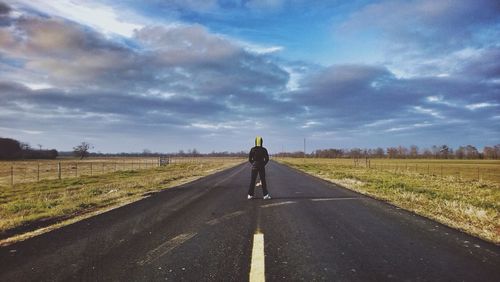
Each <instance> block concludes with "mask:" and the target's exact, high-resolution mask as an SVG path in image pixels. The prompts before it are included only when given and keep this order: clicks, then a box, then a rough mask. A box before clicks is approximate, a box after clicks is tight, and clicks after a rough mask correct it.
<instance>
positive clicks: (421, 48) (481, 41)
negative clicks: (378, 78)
mask: <svg viewBox="0 0 500 282" xmlns="http://www.w3.org/2000/svg"><path fill="white" fill-rule="evenodd" d="M499 15H500V4H499V2H498V1H494V0H481V1H432V0H416V1H381V2H377V3H373V4H368V5H366V6H364V7H363V8H362V9H360V10H357V11H355V12H353V13H352V14H351V15H350V17H349V18H348V19H347V20H346V21H344V22H343V24H342V25H341V27H340V28H338V29H337V31H338V32H340V33H341V34H342V33H344V34H352V33H354V34H360V33H361V34H362V33H372V34H375V35H376V37H375V38H376V39H375V41H377V43H372V45H376V44H379V45H382V46H384V51H383V52H384V57H385V61H386V65H387V66H388V67H389V68H390V69H391V70H392V71H394V72H395V73H397V74H398V76H404V77H410V76H425V75H435V76H447V75H449V73H450V72H455V71H457V68H458V69H460V68H461V67H462V66H461V63H460V56H461V55H464V54H465V53H464V51H467V50H474V49H485V48H486V49H487V48H491V47H492V46H495V45H497V44H496V41H497V38H498V36H500V33H499V32H498V21H499V20H500V16H499ZM450 54H451V55H450Z"/></svg>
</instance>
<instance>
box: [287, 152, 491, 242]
mask: <svg viewBox="0 0 500 282" xmlns="http://www.w3.org/2000/svg"><path fill="white" fill-rule="evenodd" d="M278 161H280V162H282V163H284V164H286V165H289V166H291V167H294V168H297V169H299V170H302V171H304V172H307V173H310V174H312V175H315V176H318V177H320V178H323V179H326V180H329V181H331V182H334V183H337V184H340V185H342V186H344V187H347V188H349V189H352V190H355V191H358V192H360V193H362V194H366V195H369V196H372V197H375V198H378V199H382V200H385V201H388V202H390V203H392V204H394V205H396V206H399V207H401V208H404V209H407V210H410V211H413V212H415V213H418V214H420V215H423V216H425V217H428V218H431V219H434V220H436V221H438V222H441V223H443V224H446V225H448V226H451V227H454V228H457V229H460V230H462V231H464V232H467V233H469V234H472V235H475V236H478V237H481V238H483V239H485V240H488V241H491V242H495V243H497V244H499V243H500V183H499V182H498V174H500V162H498V161H453V160H447V161H424V160H413V162H412V161H411V160H398V161H392V160H375V161H374V160H372V161H371V164H370V168H368V166H365V164H361V163H358V164H357V165H354V162H353V161H352V160H346V159H341V160H339V159H300V158H285V159H278ZM405 161H406V162H405ZM360 162H361V161H360ZM363 162H364V160H363ZM374 164H377V165H379V166H378V167H377V166H374ZM405 164H417V170H412V169H409V168H408V165H406V169H404V168H405ZM384 165H385V167H384ZM391 165H392V167H391ZM418 165H421V166H422V167H424V168H425V170H424V171H422V172H420V171H419V170H418ZM427 165H429V167H433V168H435V170H434V171H435V173H429V174H428V173H427V170H426V169H427ZM441 165H443V170H444V171H446V170H451V171H453V169H454V168H456V167H460V169H461V170H462V171H463V175H462V177H458V175H457V174H453V173H451V174H446V173H445V174H443V176H441V174H440V171H441ZM396 167H398V168H397V169H396ZM450 167H451V168H450ZM477 167H480V171H481V169H486V168H487V169H488V170H491V171H492V173H496V174H497V175H496V176H491V177H492V180H486V179H483V178H481V179H480V180H477V178H476V177H467V176H468V175H473V173H470V174H469V173H466V171H467V169H470V170H472V171H474V169H476V171H477Z"/></svg>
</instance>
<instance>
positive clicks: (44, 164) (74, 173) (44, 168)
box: [0, 157, 214, 187]
mask: <svg viewBox="0 0 500 282" xmlns="http://www.w3.org/2000/svg"><path fill="white" fill-rule="evenodd" d="M212 159H214V158H171V159H169V161H170V162H171V163H191V162H196V163H200V162H210V161H211V160H212ZM59 165H60V169H59ZM158 165H159V162H158V158H155V157H152V158H120V157H116V158H87V159H83V160H80V159H75V158H64V159H57V160H29V161H0V187H1V186H7V185H12V184H19V183H27V182H37V181H40V180H45V179H66V178H75V177H80V176H92V175H100V174H106V173H110V172H115V171H124V170H139V169H150V168H154V167H157V166H158Z"/></svg>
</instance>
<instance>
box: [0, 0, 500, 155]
mask: <svg viewBox="0 0 500 282" xmlns="http://www.w3.org/2000/svg"><path fill="white" fill-rule="evenodd" d="M195 2H196V1H191V2H189V3H191V4H193V5H195V4H196V3H195ZM279 2H280V1H279ZM16 3H18V2H16ZM62 3H75V2H71V1H65V2H62ZM189 3H186V6H183V7H184V8H185V9H188V6H189V5H191V4H189ZM214 3H215V2H213V3H212V4H211V5H217V7H218V6H220V5H222V4H221V3H219V2H217V3H215V4H214ZM245 3H247V2H245ZM255 3H256V2H255ZM276 3H278V2H276ZM276 3H274V4H276ZM280 3H281V2H280ZM447 3H448V2H446V3H441V4H440V3H431V2H428V1H412V2H398V3H396V2H379V3H377V4H372V5H368V6H366V7H365V8H363V9H362V10H361V11H360V12H357V13H354V14H352V16H351V18H350V19H349V20H348V22H347V23H346V25H345V28H346V29H347V28H349V29H354V27H355V25H356V24H366V25H370V24H371V23H373V25H370V26H374V27H375V28H377V29H380V30H382V32H383V37H384V38H385V39H388V42H389V43H391V42H392V43H394V44H395V45H394V46H396V45H397V46H399V47H401V46H403V45H404V46H403V47H404V48H400V50H402V51H400V52H397V53H395V54H394V56H393V57H394V58H395V59H393V60H388V61H384V62H375V61H374V62H372V63H370V64H367V63H345V64H333V65H328V66H323V65H319V64H313V63H310V62H303V61H290V60H287V59H284V58H281V57H279V56H280V55H282V53H284V52H287V50H286V48H288V46H284V47H281V45H279V46H278V45H275V44H261V43H255V42H247V41H243V40H241V39H236V38H233V37H231V36H228V35H225V34H221V33H219V32H214V31H213V30H212V29H211V28H208V27H207V26H206V25H203V24H199V23H191V24H190V23H181V22H170V23H161V22H158V23H154V24H151V23H150V22H141V26H139V27H135V28H133V29H129V30H128V32H130V33H128V34H127V35H126V38H124V37H123V36H115V35H110V33H112V32H111V31H106V30H104V29H102V28H100V27H99V26H95V25H91V23H86V22H85V21H84V20H81V19H78V20H71V19H67V18H66V17H69V15H68V14H65V12H61V11H59V12H54V11H53V12H50V13H49V12H46V13H41V12H40V11H38V10H36V9H34V11H29V10H27V9H24V8H20V7H21V6H20V5H19V4H15V5H14V4H13V5H12V8H11V9H10V12H3V14H2V13H0V18H3V22H2V24H0V77H2V79H1V81H0V130H1V131H2V134H6V133H8V134H12V135H13V136H12V137H19V138H21V139H22V137H23V136H24V137H26V138H34V137H33V136H36V137H37V138H45V139H43V140H40V141H39V142H38V141H37V142H38V143H41V144H42V143H44V142H55V143H57V142H59V143H58V144H62V142H63V141H60V140H62V139H64V138H62V137H61V136H66V137H67V136H71V138H73V139H71V140H72V141H71V142H74V141H76V142H75V144H76V143H77V142H81V140H80V139H83V137H85V138H87V137H90V138H94V139H93V140H95V142H99V143H100V144H102V145H101V146H102V147H100V149H101V150H103V151H117V150H130V148H134V147H133V146H134V144H145V143H144V142H150V143H147V144H150V145H152V147H151V148H152V149H154V150H155V148H158V149H157V150H177V149H179V148H187V147H185V146H189V147H194V146H201V145H200V144H202V145H203V147H202V148H201V149H202V150H213V149H217V150H239V149H241V144H242V142H241V141H239V140H247V139H248V140H250V141H251V140H252V135H256V134H264V135H265V136H266V138H267V140H275V141H272V142H274V143H272V142H270V143H268V144H270V145H271V146H276V144H279V147H281V144H282V143H286V144H288V142H295V141H290V140H295V139H297V140H298V141H297V142H298V143H299V145H298V146H299V147H300V143H301V140H302V138H303V136H305V137H307V138H309V137H310V138H311V139H312V140H311V142H312V143H314V142H317V143H316V144H317V146H318V147H333V146H340V145H341V146H347V147H352V146H372V145H373V146H377V145H380V146H387V145H392V144H394V145H397V142H401V143H400V144H408V140H411V141H412V143H419V142H420V143H422V144H427V143H428V142H433V141H436V142H437V141H439V142H438V143H443V142H444V141H441V140H451V141H453V142H458V141H454V140H473V138H474V137H473V136H484V140H495V138H496V139H498V136H500V131H499V130H498V129H491V128H490V127H491V126H489V127H488V129H487V130H486V129H485V127H486V126H487V125H488V124H491V122H492V120H496V119H497V118H496V117H498V105H499V104H500V101H499V99H498V86H499V84H498V81H500V77H499V70H498V63H497V62H498V61H499V60H500V57H499V53H500V52H499V51H498V46H497V45H498V44H497V45H495V44H490V43H491V42H492V40H493V39H492V37H491V34H490V33H486V35H484V36H485V37H486V38H487V40H486V41H485V42H486V43H485V44H484V45H481V44H477V41H475V40H476V39H475V38H476V35H475V34H471V33H467V32H468V31H466V34H465V37H463V38H464V40H465V41H466V42H460V43H456V44H455V43H453V42H452V41H453V40H452V39H453V38H455V37H456V36H458V34H460V32H458V31H454V30H453V28H452V27H451V25H449V23H447V22H446V21H444V20H441V19H440V18H439V17H440V16H441V17H445V18H448V19H450V20H451V21H452V22H453V23H454V24H457V25H459V26H460V27H465V28H466V30H469V31H471V30H472V31H473V30H474V28H472V27H475V26H481V29H480V30H481V31H485V30H489V29H490V28H491V22H492V21H493V18H494V17H495V16H494V15H493V14H492V13H489V14H487V15H479V16H478V18H474V19H471V18H466V19H464V23H461V22H459V21H458V18H455V16H453V15H448V13H458V14H459V15H461V16H465V15H468V14H467V11H465V10H464V9H465V8H464V7H465V6H467V5H468V4H463V3H462V2H460V3H459V4H460V5H462V6H460V5H459V6H458V7H457V9H458V11H450V7H449V6H448V4H447ZM484 3H486V4H488V3H490V2H484ZM49 4H50V3H49ZM49 4H47V5H49ZM164 4H165V5H167V6H168V5H174V6H175V5H177V6H179V7H180V6H181V5H182V3H180V2H179V3H177V2H175V1H174V2H168V3H167V2H165V3H164ZM261 4H262V5H264V4H266V3H263V2H262V3H261ZM267 4H269V3H267ZM271 4H273V3H271ZM91 5H92V3H90V4H88V3H87V4H86V5H85V7H90V6H91ZM235 5H236V4H235ZM238 5H240V6H239V8H241V5H244V4H242V3H239V4H238ZM276 5H277V4H276ZM280 5H283V6H286V5H285V3H284V2H283V3H282V4H280ZM464 5H465V6H464ZM177 6H176V7H177ZM271 6H272V5H271ZM217 7H215V8H213V7H212V6H210V5H209V6H207V7H206V8H204V9H207V10H206V13H211V12H209V11H208V10H210V9H218V8H217ZM276 7H278V6H276ZM489 7H490V8H492V9H493V8H494V7H495V5H493V6H491V5H490V6H489ZM389 8H393V9H394V14H390V13H389V11H391V10H390V9H389ZM110 9H111V10H112V11H113V13H115V19H116V20H117V21H122V19H123V18H124V17H123V15H122V14H120V13H118V11H119V9H118V8H117V7H113V8H110ZM261 9H265V7H264V6H261ZM477 9H480V10H478V11H475V12H474V13H479V12H480V11H482V10H481V9H483V8H477ZM0 10H1V9H0ZM105 10H106V9H105ZM111 10H107V11H108V12H109V11H111ZM411 11H413V13H414V19H407V17H408V18H409V15H410V14H411V13H410V12H411ZM194 12H196V13H198V10H195V11H194ZM212 12H213V13H214V14H217V12H216V11H214V10H212ZM384 13H389V14H388V15H387V17H388V18H392V19H390V22H392V23H394V22H393V21H396V20H397V19H401V20H402V23H401V26H396V27H393V26H391V25H390V24H389V22H385V20H386V19H384V18H383V16H382V15H384ZM83 14H85V13H83ZM189 15H192V14H191V13H190V14H189ZM219 16H220V15H219ZM82 17H83V16H82ZM134 19H136V18H135V17H134ZM124 22H128V21H124ZM131 22H135V21H131ZM413 23H416V24H415V25H412V24H413ZM413 27H419V28H420V27H421V28H422V29H421V30H420V29H418V30H417V31H415V32H416V37H415V38H412V39H411V40H408V41H406V37H407V36H410V35H411V32H410V31H411V29H412V28H413ZM113 29H114V28H113ZM427 29H431V32H430V33H427V31H425V30H427ZM448 29H450V31H448ZM424 31H425V32H424ZM438 34H441V35H442V36H443V41H442V42H437V41H438V40H437V39H435V37H436V36H437V35H438ZM462 35H463V34H462ZM429 38H432V41H431V42H425V40H428V39H429ZM450 40H451V41H450ZM398 44H403V45H398ZM405 44H406V45H405ZM440 44H441V46H442V47H443V48H444V49H445V50H448V51H446V52H443V53H441V52H436V53H435V54H434V53H433V52H431V51H432V50H433V49H434V48H436V47H437V46H439V45H440ZM394 46H392V47H394ZM397 46H396V47H397ZM392 47H391V48H392ZM390 50H395V49H394V48H392V49H390ZM403 59H404V60H403ZM398 71H401V72H403V73H404V72H406V73H410V74H411V75H400V74H399V72H398ZM36 132H41V133H40V134H33V133H36ZM480 132H483V133H485V132H487V133H485V134H480ZM27 136H30V137H27ZM50 136H56V137H53V138H52V141H50V140H51V137H50ZM143 136H147V137H148V138H147V139H148V140H153V141H144V140H141V137H143ZM297 136H300V137H297ZM464 136H465V137H464ZM68 138H70V137H68ZM221 138H224V140H228V141H227V142H228V144H223V142H221ZM467 138H469V139H467ZM111 139H115V140H123V142H120V144H114V143H113V142H111V141H109V140H111ZM299 139H300V140H299ZM28 140H35V139H28ZM36 140H39V139H36ZM163 140H169V141H171V142H175V144H173V145H171V144H170V143H169V145H168V146H169V147H161V146H167V145H158V144H166V143H163ZM413 140H415V141H414V142H413ZM476 140H477V139H476ZM66 142H67V141H66ZM335 142H341V143H335ZM369 142H371V143H369ZM377 142H378V143H377ZM464 142H465V141H464ZM485 142H486V141H485ZM488 142H489V141H488ZM368 143H369V144H368ZM49 144H50V143H49ZM229 144H231V145H229ZM339 144H340V145H339ZM363 144H364V145H363ZM47 145H48V144H47ZM96 145H99V144H96ZM451 145H453V144H451ZM127 146H128V147H127ZM131 146H132V147H131ZM145 146H148V145H140V148H138V149H139V150H142V149H143V148H144V147H145ZM154 146H158V147H154ZM228 146H229V147H228ZM230 146H232V147H230ZM287 146H288V145H287Z"/></svg>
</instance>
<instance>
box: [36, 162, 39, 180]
mask: <svg viewBox="0 0 500 282" xmlns="http://www.w3.org/2000/svg"><path fill="white" fill-rule="evenodd" d="M39 181H40V163H37V166H36V182H39Z"/></svg>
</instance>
